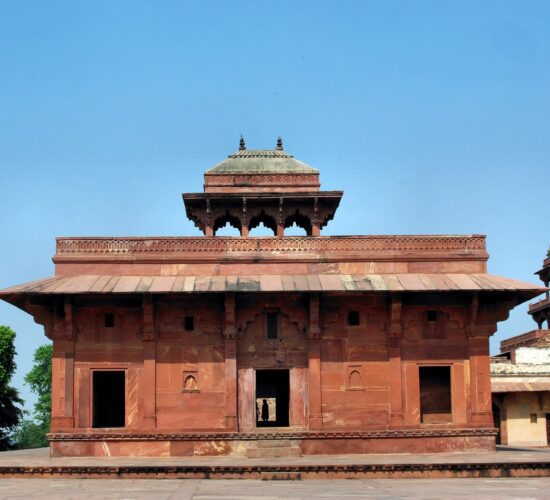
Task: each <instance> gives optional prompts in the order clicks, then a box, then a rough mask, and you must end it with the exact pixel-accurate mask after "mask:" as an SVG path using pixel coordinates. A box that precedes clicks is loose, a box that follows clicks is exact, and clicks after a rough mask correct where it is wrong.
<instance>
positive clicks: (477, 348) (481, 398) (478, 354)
mask: <svg viewBox="0 0 550 500" xmlns="http://www.w3.org/2000/svg"><path fill="white" fill-rule="evenodd" d="M468 350H469V354H470V394H471V405H472V406H471V408H472V414H471V421H472V423H477V424H487V425H493V413H492V404H491V366H490V359H489V338H488V337H487V336H481V335H480V336H470V337H468Z"/></svg>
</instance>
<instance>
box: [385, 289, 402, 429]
mask: <svg viewBox="0 0 550 500" xmlns="http://www.w3.org/2000/svg"><path fill="white" fill-rule="evenodd" d="M401 318H402V300H401V297H400V296H399V295H395V296H393V297H392V301H391V304H390V321H389V329H388V353H389V359H390V426H392V427H400V426H402V425H403V424H404V408H403V368H402V363H401V338H402V336H403V325H402V319H401Z"/></svg>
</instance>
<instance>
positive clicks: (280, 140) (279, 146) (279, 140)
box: [275, 136, 283, 151]
mask: <svg viewBox="0 0 550 500" xmlns="http://www.w3.org/2000/svg"><path fill="white" fill-rule="evenodd" d="M275 149H276V150H277V151H282V150H283V140H282V139H281V136H279V137H278V138H277V147H276V148H275Z"/></svg>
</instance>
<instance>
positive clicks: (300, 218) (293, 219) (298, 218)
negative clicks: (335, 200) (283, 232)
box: [284, 209, 312, 236]
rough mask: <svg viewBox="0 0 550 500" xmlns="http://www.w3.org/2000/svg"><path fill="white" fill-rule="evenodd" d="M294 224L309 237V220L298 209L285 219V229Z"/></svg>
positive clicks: (310, 225)
mask: <svg viewBox="0 0 550 500" xmlns="http://www.w3.org/2000/svg"><path fill="white" fill-rule="evenodd" d="M294 223H296V225H297V226H298V227H300V228H302V229H303V230H304V231H305V232H306V234H307V235H308V236H311V228H312V224H311V218H310V217H308V216H307V215H304V214H303V213H301V212H300V211H299V210H298V209H296V211H295V212H294V213H292V214H290V215H289V216H287V217H286V218H285V223H284V226H285V229H286V228H288V227H291V226H292V225H293V224H294Z"/></svg>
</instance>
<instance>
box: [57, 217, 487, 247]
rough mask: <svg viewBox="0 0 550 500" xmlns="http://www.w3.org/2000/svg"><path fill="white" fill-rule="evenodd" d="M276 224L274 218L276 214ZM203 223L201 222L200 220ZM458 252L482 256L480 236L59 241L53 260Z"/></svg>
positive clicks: (87, 239)
mask: <svg viewBox="0 0 550 500" xmlns="http://www.w3.org/2000/svg"><path fill="white" fill-rule="evenodd" d="M274 218H275V220H276V214H275V217H274ZM201 224H202V222H201ZM451 251H452V252H461V253H464V254H468V255H470V256H473V257H474V256H477V257H478V258H479V257H485V256H486V252H485V238H484V237H482V236H464V237H462V236H461V237H445V236H441V237H440V236H353V237H345V236H344V237H338V238H333V237H322V238H309V237H307V236H291V237H286V238H270V237H265V238H260V237H258V238H254V239H251V238H204V237H198V238H194V237H178V238H59V239H58V240H57V256H64V255H67V256H69V255H86V254H89V255H135V256H139V255H154V254H164V255H167V254H168V255H169V254H189V253H191V254H205V255H207V254H209V253H211V254H218V253H220V252H224V253H241V254H242V253H244V254H247V253H248V254H257V253H269V252H286V253H298V254H300V253H323V254H329V255H330V253H356V252H360V253H368V254H374V255H376V254H379V255H384V254H386V253H388V252H390V253H399V252H430V253H439V252H442V253H447V252H451Z"/></svg>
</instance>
